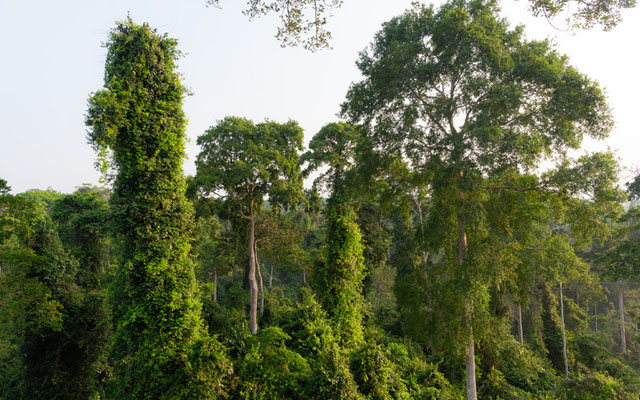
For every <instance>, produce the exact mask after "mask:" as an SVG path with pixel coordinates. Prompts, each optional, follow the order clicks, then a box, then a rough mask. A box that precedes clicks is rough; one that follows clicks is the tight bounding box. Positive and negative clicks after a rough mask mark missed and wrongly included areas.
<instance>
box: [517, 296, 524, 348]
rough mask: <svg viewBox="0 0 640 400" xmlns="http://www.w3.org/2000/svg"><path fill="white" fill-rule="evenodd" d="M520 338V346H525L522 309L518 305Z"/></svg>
mask: <svg viewBox="0 0 640 400" xmlns="http://www.w3.org/2000/svg"><path fill="white" fill-rule="evenodd" d="M518 336H519V337H520V344H524V333H523V331H522V307H521V306H520V304H518Z"/></svg>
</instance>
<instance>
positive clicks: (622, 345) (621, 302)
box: [618, 279, 627, 353]
mask: <svg viewBox="0 0 640 400" xmlns="http://www.w3.org/2000/svg"><path fill="white" fill-rule="evenodd" d="M618 311H619V313H620V350H621V351H622V353H626V352H627V335H626V334H625V330H624V283H623V282H622V279H621V280H619V281H618Z"/></svg>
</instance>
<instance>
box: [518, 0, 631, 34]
mask: <svg viewBox="0 0 640 400" xmlns="http://www.w3.org/2000/svg"><path fill="white" fill-rule="evenodd" d="M529 6H530V8H531V11H532V12H533V15H535V16H538V17H540V16H543V17H545V18H547V20H551V19H552V18H553V17H557V16H560V15H567V16H566V17H565V22H566V24H567V26H568V27H569V28H580V29H589V28H591V27H593V26H595V25H602V27H603V28H604V30H605V31H608V30H611V29H613V28H614V27H615V26H616V25H618V23H619V22H620V21H621V20H622V14H621V11H622V10H623V9H625V8H633V7H635V6H636V1H635V0H598V1H593V2H590V1H583V0H579V1H576V2H569V1H568V0H531V1H530V2H529Z"/></svg>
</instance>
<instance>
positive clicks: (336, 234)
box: [302, 122, 365, 346]
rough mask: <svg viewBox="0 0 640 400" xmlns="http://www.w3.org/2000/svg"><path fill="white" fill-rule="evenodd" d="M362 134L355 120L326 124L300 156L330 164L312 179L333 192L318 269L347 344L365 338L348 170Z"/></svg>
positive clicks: (358, 240)
mask: <svg viewBox="0 0 640 400" xmlns="http://www.w3.org/2000/svg"><path fill="white" fill-rule="evenodd" d="M360 137H361V132H360V130H359V129H358V128H357V127H356V126H353V125H350V124H346V123H342V122H338V123H331V124H327V125H325V126H324V127H323V128H322V129H320V131H319V132H318V133H317V134H316V135H315V136H314V137H313V138H312V139H311V142H310V143H309V151H308V152H307V153H305V154H304V155H303V157H302V161H303V162H308V165H307V167H306V169H305V173H306V174H309V173H311V171H314V170H316V169H318V168H320V167H326V166H328V167H329V169H328V170H327V171H326V172H325V173H323V174H321V175H320V176H319V177H318V178H316V180H315V183H314V185H316V186H318V185H324V186H325V187H327V188H328V189H329V190H330V193H331V194H330V197H329V201H328V204H327V249H326V252H327V253H326V256H325V259H324V265H323V266H322V267H321V268H320V269H319V270H318V271H316V282H317V286H318V288H319V290H320V293H321V300H322V304H323V305H324V307H325V308H326V310H327V312H328V314H329V316H330V317H331V319H332V321H333V323H334V325H335V329H336V332H337V334H338V336H339V337H340V340H341V343H342V344H344V345H349V346H352V345H355V344H358V343H360V342H361V341H362V339H363V336H362V301H363V298H362V285H363V280H364V276H365V266H364V256H363V251H364V246H363V245H362V235H361V233H360V228H359V227H358V223H357V219H358V217H357V214H356V212H355V209H354V206H353V202H352V201H351V200H352V199H350V189H349V188H348V187H347V186H348V181H347V173H348V172H349V171H350V170H351V169H352V168H353V165H354V162H355V159H354V157H355V152H356V146H357V144H358V142H359V139H360ZM351 196H352V193H351Z"/></svg>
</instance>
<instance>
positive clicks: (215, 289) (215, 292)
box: [213, 267, 218, 303]
mask: <svg viewBox="0 0 640 400" xmlns="http://www.w3.org/2000/svg"><path fill="white" fill-rule="evenodd" d="M213 301H215V302H216V303H217V302H218V268H215V267H214V268H213Z"/></svg>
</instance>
